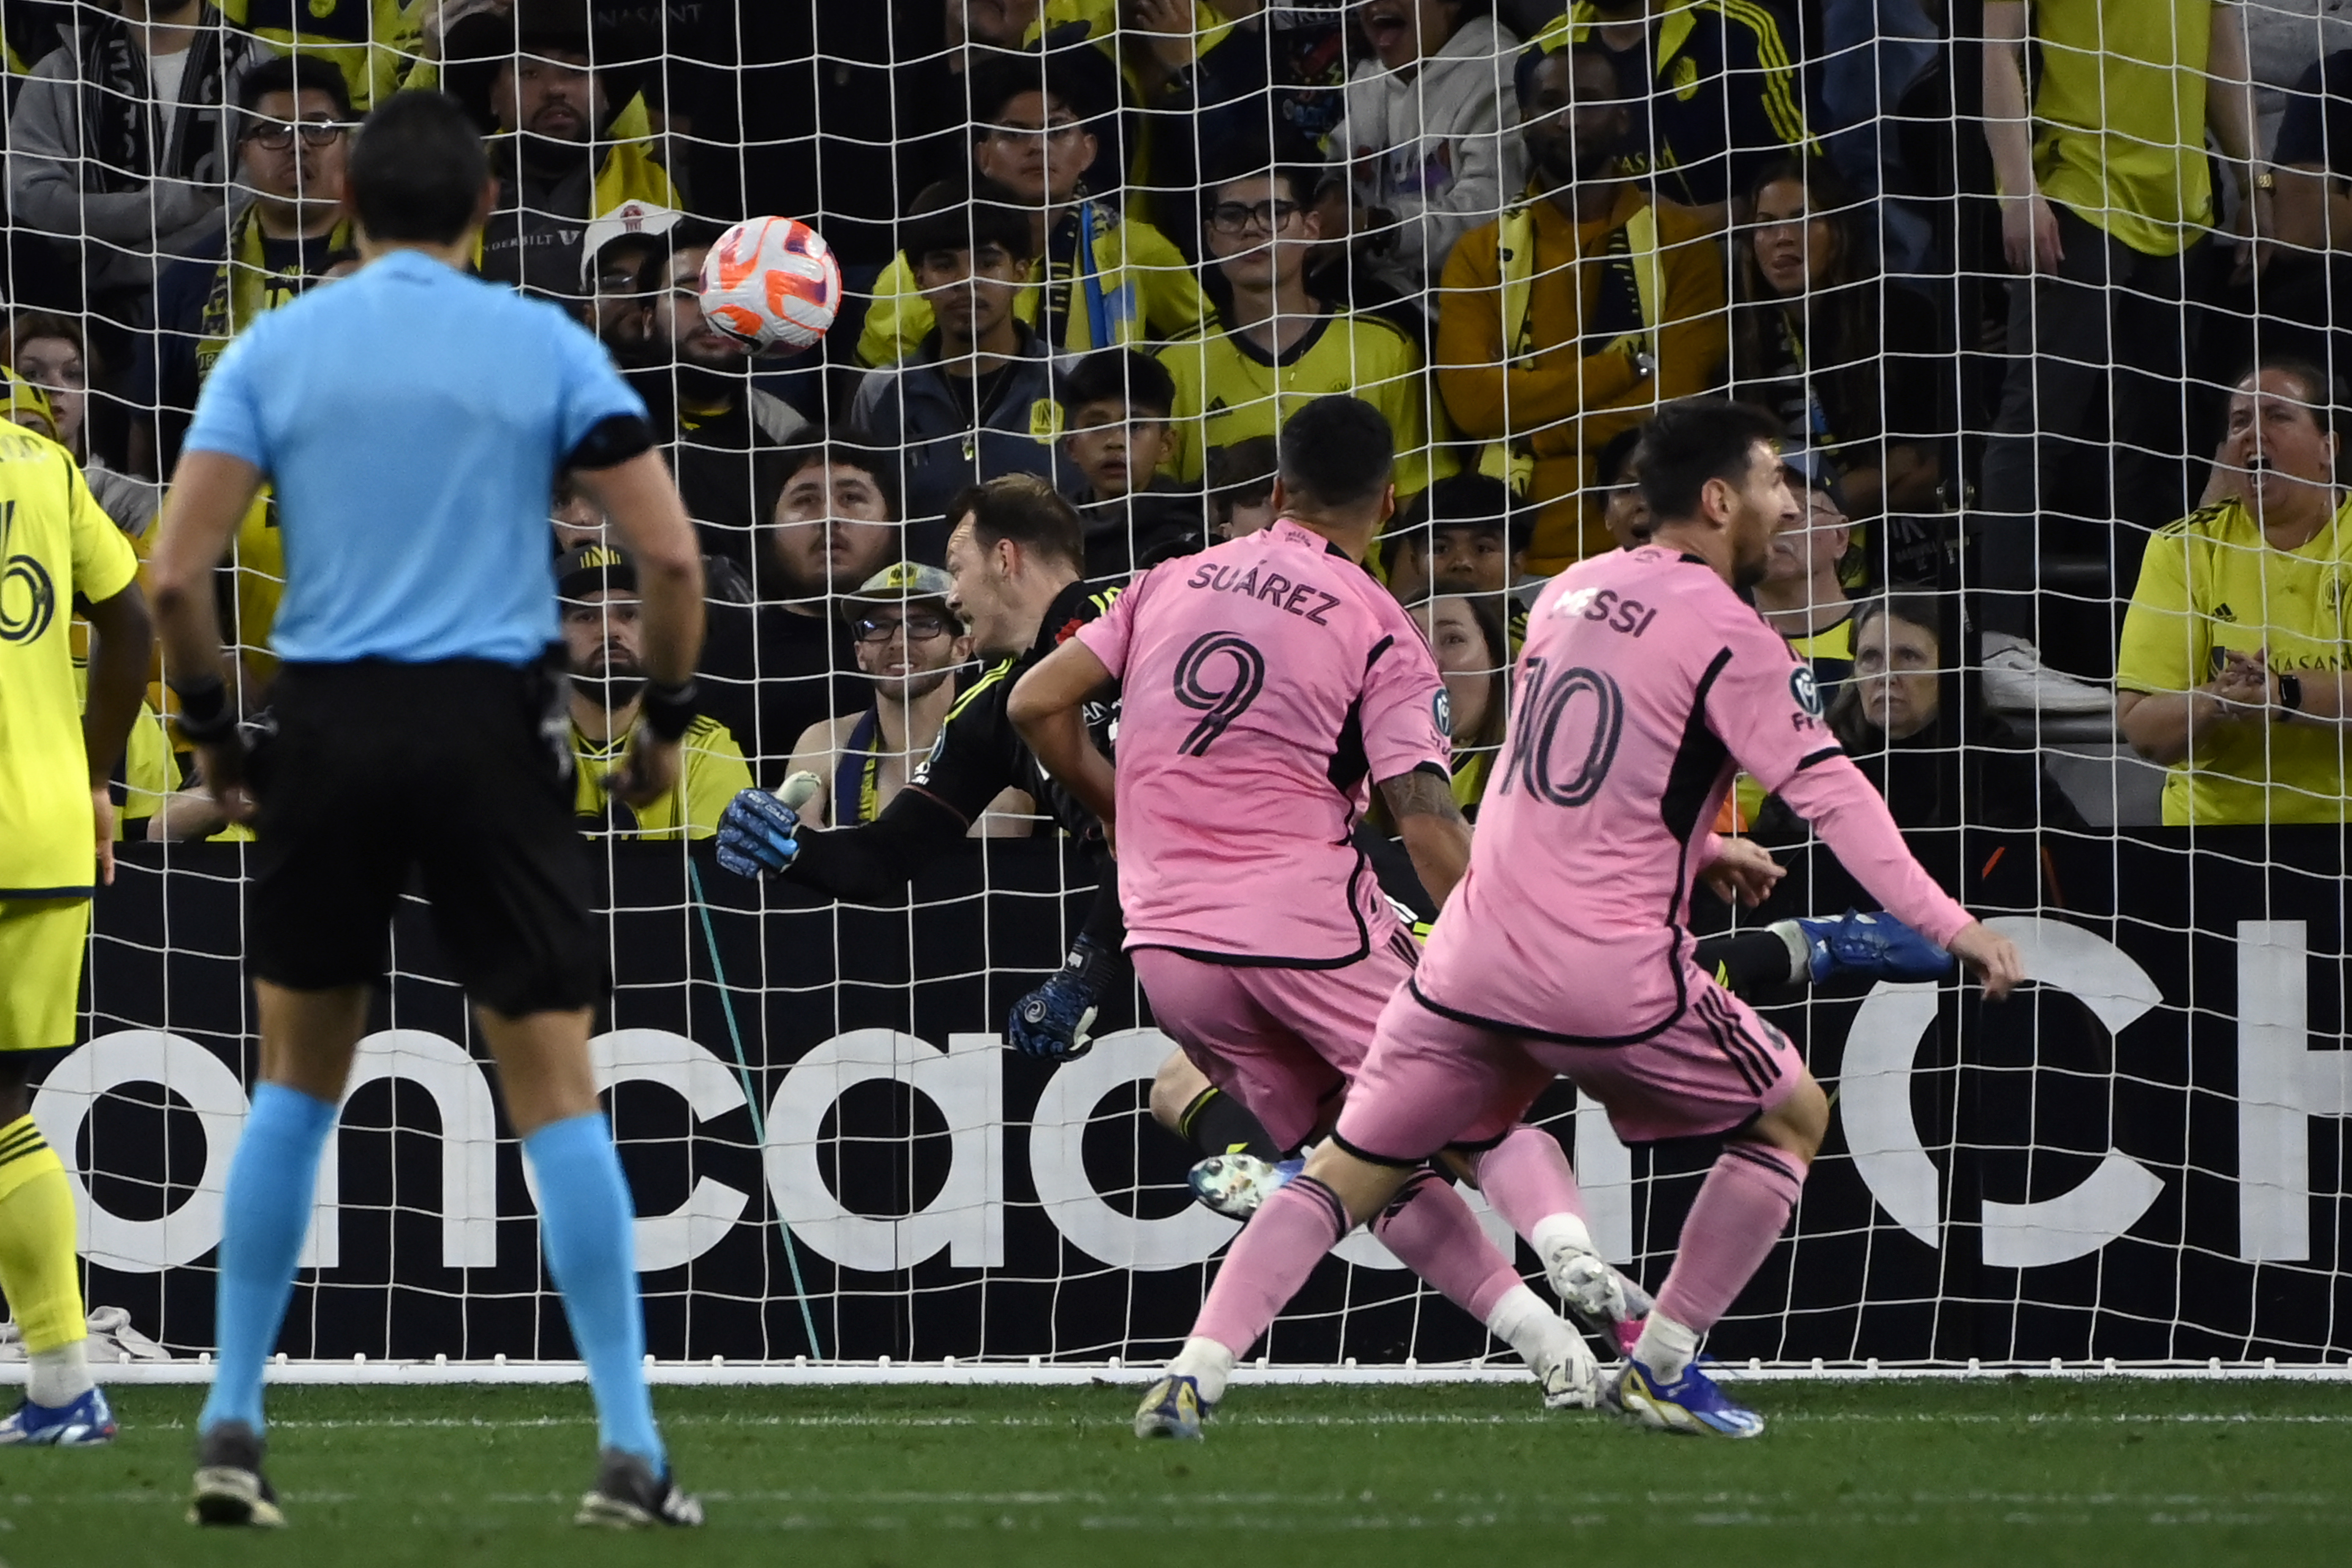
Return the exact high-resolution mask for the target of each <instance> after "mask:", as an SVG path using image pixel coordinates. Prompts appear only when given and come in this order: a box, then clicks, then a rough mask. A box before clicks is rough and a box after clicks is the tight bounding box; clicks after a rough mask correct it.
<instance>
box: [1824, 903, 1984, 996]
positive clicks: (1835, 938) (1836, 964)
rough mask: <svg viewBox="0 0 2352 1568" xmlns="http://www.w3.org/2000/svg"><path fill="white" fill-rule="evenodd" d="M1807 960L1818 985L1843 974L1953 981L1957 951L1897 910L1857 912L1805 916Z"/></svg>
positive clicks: (1882, 978)
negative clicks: (1943, 945) (1942, 945)
mask: <svg viewBox="0 0 2352 1568" xmlns="http://www.w3.org/2000/svg"><path fill="white" fill-rule="evenodd" d="M1797 929H1798V930H1799V931H1802V932H1804V935H1805V965H1806V968H1807V970H1808V971H1809V972H1810V973H1811V975H1812V977H1813V982H1814V984H1820V983H1821V982H1822V981H1824V980H1833V979H1836V978H1837V977H1839V976H1840V975H1848V974H1852V975H1859V976H1861V977H1862V978H1863V979H1865V980H1948V979H1949V978H1950V977H1951V974H1952V955H1951V954H1950V953H1948V952H1945V951H1944V950H1943V949H1942V948H1940V947H1937V945H1936V944H1935V943H1934V942H1929V941H1928V940H1927V938H1926V937H1924V936H1921V935H1920V934H1919V933H1918V932H1917V931H1913V930H1912V929H1911V928H1910V927H1909V926H1907V925H1905V924H1904V923H1903V922H1902V921H1899V920H1896V919H1895V917H1894V916H1893V915H1890V914H1885V913H1879V914H1871V915H1865V914H1857V913H1856V912H1855V911H1853V910H1846V912H1845V913H1844V914H1843V915H1841V916H1840V917H1838V918H1837V919H1836V920H1801V921H1798V922H1797Z"/></svg>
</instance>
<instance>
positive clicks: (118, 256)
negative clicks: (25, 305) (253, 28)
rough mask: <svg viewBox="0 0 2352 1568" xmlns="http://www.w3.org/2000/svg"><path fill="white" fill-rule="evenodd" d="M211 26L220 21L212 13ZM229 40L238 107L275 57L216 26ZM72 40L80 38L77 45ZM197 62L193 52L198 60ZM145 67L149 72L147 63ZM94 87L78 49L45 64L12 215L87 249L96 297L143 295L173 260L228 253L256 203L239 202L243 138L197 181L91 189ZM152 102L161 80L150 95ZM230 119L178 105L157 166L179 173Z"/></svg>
mask: <svg viewBox="0 0 2352 1568" xmlns="http://www.w3.org/2000/svg"><path fill="white" fill-rule="evenodd" d="M207 15H208V16H209V15H210V14H209V13H207ZM214 25H215V26H220V28H221V32H222V35H223V36H222V37H221V40H220V47H221V51H222V62H221V64H222V70H221V82H222V86H223V89H224V96H225V97H226V98H227V99H228V100H229V101H231V102H234V101H235V100H236V84H237V82H238V81H239V79H242V78H243V76H244V75H245V73H246V72H247V71H248V70H250V69H251V68H253V67H254V66H255V65H257V64H258V63H259V62H260V61H261V60H263V59H267V58H268V56H269V51H268V48H267V47H265V46H264V45H263V44H262V43H261V42H260V41H259V40H258V39H257V38H255V37H252V36H250V35H249V34H246V33H241V32H238V31H236V29H235V28H232V27H228V26H226V25H225V24H221V23H218V22H217V21H215V23H214ZM68 37H71V35H68ZM192 52H193V51H192ZM140 63H141V67H142V69H143V68H144V64H145V62H144V59H143V58H142V60H141V62H140ZM85 89H86V84H85V83H84V82H83V81H82V79H81V58H80V55H79V51H78V49H77V47H76V46H75V45H74V44H73V43H70V42H69V43H68V45H67V46H66V47H63V48H60V49H58V50H57V51H56V52H54V53H53V54H51V55H49V56H48V57H47V58H45V59H43V60H42V61H41V63H40V64H39V65H37V66H36V67H35V68H34V69H33V74H32V75H31V76H30V77H28V78H26V80H25V84H24V87H23V89H22V90H21V91H20V93H19V94H18V96H17V100H16V113H15V114H14V115H13V116H12V117H11V118H10V120H9V122H8V196H9V206H10V211H11V212H12V213H13V214H14V215H15V216H16V220H17V221H18V222H20V223H22V224H25V225H26V226H28V227H32V228H36V229H39V230H41V231H42V232H44V233H47V234H52V235H56V236H58V237H62V238H64V239H66V240H68V241H73V240H79V241H82V242H83V243H82V246H81V250H82V258H83V268H84V271H85V272H86V274H87V276H88V278H89V286H90V288H91V289H93V290H95V291H107V290H119V289H137V288H142V287H144V286H146V285H148V284H151V283H152V282H153V280H154V278H155V275H156V273H157V272H158V271H159V270H160V269H161V267H162V265H163V263H164V262H166V261H168V260H169V258H173V257H178V256H190V255H194V254H197V253H199V252H201V251H204V250H205V249H206V248H207V247H210V248H211V249H213V250H215V251H216V250H218V249H219V248H220V247H221V245H222V244H223V241H224V237H225V236H226V233H227V231H228V226H229V224H230V222H231V221H232V220H233V219H234V217H235V216H236V213H237V212H240V211H242V210H243V208H244V206H245V205H246V203H247V201H249V200H251V196H250V195H249V193H240V192H233V191H232V190H231V188H230V184H229V182H230V180H231V178H232V177H233V175H234V174H235V173H236V171H235V168H234V165H233V162H232V163H230V166H226V167H225V166H223V165H224V160H225V159H229V160H233V157H234V153H233V151H232V149H233V146H234V142H233V141H232V134H233V133H225V134H223V135H222V136H221V137H220V138H219V139H218V140H219V145H220V149H221V150H220V151H217V152H214V153H207V154H206V155H205V157H204V158H203V159H202V160H201V161H200V162H198V163H197V164H196V165H195V167H194V170H193V171H192V173H191V175H190V177H187V178H173V177H170V176H157V177H155V178H152V179H149V180H147V181H144V182H143V183H142V184H139V185H138V186H137V188H135V189H129V190H120V191H93V190H85V189H84V188H83V179H82V160H83V158H84V157H85V155H86V150H85V133H86V132H87V130H88V127H87V126H86V124H85V116H84V114H83V112H82V108H81V105H82V98H83V93H84V91H85ZM148 90H149V92H150V93H151V94H152V91H153V87H152V79H151V81H150V85H149V87H148ZM220 113H221V109H220V106H219V105H218V104H205V103H195V104H187V103H183V104H174V105H171V106H168V107H167V108H166V109H165V110H163V113H162V114H161V115H159V116H158V119H159V121H160V122H161V123H163V125H164V126H166V127H167V130H166V135H165V140H164V144H163V146H162V147H160V148H158V149H157V150H156V156H155V160H154V162H155V166H156V167H158V168H167V169H168V168H171V167H173V165H174V164H175V163H178V162H179V161H180V160H179V157H178V154H179V152H180V150H181V148H182V147H183V146H184V144H185V143H186V142H187V140H188V139H189V138H190V137H191V136H193V135H195V134H197V133H198V132H200V131H202V130H204V129H205V128H206V122H207V121H210V120H212V119H214V118H216V117H217V116H219V114H220Z"/></svg>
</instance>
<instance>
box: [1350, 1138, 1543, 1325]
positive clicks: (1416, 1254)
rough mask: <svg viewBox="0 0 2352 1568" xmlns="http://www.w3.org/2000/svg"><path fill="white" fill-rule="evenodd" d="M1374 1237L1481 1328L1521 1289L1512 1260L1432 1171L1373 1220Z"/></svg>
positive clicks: (1407, 1186) (1424, 1173) (1417, 1178)
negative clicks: (1499, 1305) (1513, 1291)
mask: <svg viewBox="0 0 2352 1568" xmlns="http://www.w3.org/2000/svg"><path fill="white" fill-rule="evenodd" d="M1372 1234H1373V1235H1374V1236H1376V1237H1380V1238H1381V1244H1382V1245H1383V1246H1385V1247H1387V1248H1388V1249H1389V1250H1390V1251H1391V1252H1393V1253H1395V1254H1396V1255H1397V1258H1399V1259H1400V1260H1401V1261H1402V1263H1403V1264H1404V1266H1405V1267H1406V1268H1410V1269H1412V1271H1413V1272H1414V1273H1415V1274H1418V1275H1420V1276H1421V1277H1422V1278H1423V1279H1426V1280H1428V1281H1429V1282H1430V1283H1431V1284H1432V1285H1434V1286H1436V1287H1437V1288H1438V1289H1439V1290H1441V1291H1443V1292H1444V1295H1445V1299H1446V1300H1449V1301H1452V1302H1453V1303H1454V1305H1455V1306H1458V1307H1460V1308H1462V1309H1463V1310H1465V1311H1467V1312H1468V1313H1469V1314H1470V1315H1471V1316H1472V1317H1474V1318H1475V1319H1477V1320H1478V1321H1480V1322H1482V1323H1483V1322H1485V1321H1486V1320H1487V1319H1488V1318H1489V1317H1491V1316H1492V1315H1493V1314H1494V1310H1495V1303H1496V1302H1497V1301H1499V1300H1502V1299H1503V1297H1504V1296H1505V1295H1506V1294H1507V1293H1508V1292H1509V1291H1510V1290H1511V1289H1513V1288H1514V1287H1516V1286H1517V1284H1518V1283H1519V1273H1518V1270H1517V1269H1516V1268H1512V1267H1511V1263H1510V1259H1508V1258H1505V1257H1504V1256H1503V1255H1502V1254H1501V1253H1499V1252H1497V1251H1496V1250H1495V1244H1494V1243H1493V1242H1491V1241H1488V1240H1487V1239H1486V1232H1485V1231H1483V1230H1480V1229H1479V1228H1478V1216H1477V1215H1474V1214H1472V1213H1471V1212H1470V1205H1468V1204H1466V1203H1464V1202H1463V1201H1462V1194H1460V1193H1457V1192H1455V1191H1454V1184H1453V1183H1451V1182H1449V1181H1447V1180H1446V1179H1445V1178H1444V1177H1443V1176H1440V1175H1439V1174H1438V1173H1436V1172H1434V1171H1419V1172H1416V1173H1414V1174H1413V1176H1412V1179H1411V1180H1410V1181H1408V1182H1406V1183H1405V1184H1404V1187H1403V1189H1402V1191H1400V1192H1399V1193H1398V1194H1397V1195H1396V1197H1395V1199H1394V1200H1393V1201H1391V1203H1390V1205H1389V1206H1388V1207H1386V1208H1384V1209H1382V1210H1381V1212H1380V1214H1379V1215H1377V1216H1376V1217H1374V1219H1373V1220H1372Z"/></svg>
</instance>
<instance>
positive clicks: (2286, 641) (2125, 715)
mask: <svg viewBox="0 0 2352 1568" xmlns="http://www.w3.org/2000/svg"><path fill="white" fill-rule="evenodd" d="M2335 401H2336V400H2335V397H2334V395H2333V389H2332V388H2331V386H2330V384H2329V382H2328V378H2327V376H2326V374H2325V373H2324V372H2322V371H2320V370H2318V369H2316V368H2315V367H2313V366H2311V365H2307V364H2301V363H2295V362H2293V361H2286V360H2266V361H2264V362H2263V364H2262V365H2261V366H2260V367H2258V368H2257V369H2256V370H2254V371H2253V372H2252V373H2250V374H2248V375H2246V377H2245V378H2244V379H2243V380H2242V381H2240V382H2239V383H2238V385H2237V388H2236V390H2235V391H2234V392H2233V393H2232V394H2231V397H2230V413H2229V425H2228V434H2227V435H2226V437H2224V438H2223V441H2222V443H2221V453H2220V455H2219V458H2218V459H2217V460H2218V462H2219V463H2220V464H2221V467H2222V468H2223V470H2224V473H2225V475H2230V476H2236V477H2238V479H2239V482H2238V483H2236V484H2235V485H2234V486H2232V487H2231V488H2232V489H2235V491H2236V492H2237V493H2235V494H2231V495H2229V496H2227V497H2226V498H2225V499H2223V500H2221V501H2219V502H2218V503H2217V504H2215V505H2212V506H2208V507H2205V508H2203V509H2202V510H2199V511H2196V512H2194V513H2192V514H2190V515H2189V516H2188V517H2186V518H2183V519H2182V520H2181V521H2179V522H2176V523H2174V524H2173V525H2172V526H2171V527H2169V528H2168V529H2166V530H2164V531H2162V532H2160V533H2158V535H2157V536H2156V537H2155V539H2153V540H2152V541H2150V542H2149V543H2148V547H2147V558H2146V560H2145V561H2144V562H2143V563H2141V566H2140V574H2139V585H2138V586H2137V588H2136V589H2135V590H2134V591H2133V594H2132V605H2131V610H2130V613H2129V614H2128V615H2126V616H2125V618H2124V633H2123V645H2122V647H2121V648H2120V649H2119V650H2118V652H2117V654H2116V688H2117V691H2118V695H2117V697H2116V724H2117V726H2118V727H2119V728H2120V729H2121V730H2122V731H2123V735H2124V739H2126V741H2128V742H2131V744H2132V747H2133V749H2134V750H2136V751H2137V752H2139V754H2140V755H2141V756H2143V757H2146V758H2147V760H2148V761H2150V762H2152V763H2162V764H2163V765H2164V766H2166V767H2167V768H2168V769H2169V770H2170V775H2169V776H2168V778H2167V779H2166V781H2165V785H2164V820H2165V821H2166V823H2167V824H2168V825H2171V826H2189V825H2191V824H2195V825H2199V826H2213V825H2219V824H2228V823H2266V822H2340V821H2343V820H2345V817H2346V815H2347V814H2346V811H2345V805H2346V797H2345V789H2344V778H2345V769H2344V748H2345V743H2346V736H2345V735H2344V733H2343V726H2344V724H2345V722H2346V721H2347V718H2352V694H2347V692H2346V691H2345V690H2344V670H2345V668H2346V665H2347V653H2352V639H2347V635H2346V633H2347V626H2346V616H2345V602H2344V601H2345V594H2346V590H2347V584H2352V501H2347V499H2346V497H2345V494H2344V492H2343V490H2342V489H2340V488H2339V487H2338V486H2337V484H2336V459H2337V458H2338V456H2339V455H2340V449H2341V448H2340V442H2339V440H2338V437H2337V436H2336V431H2335V429H2334V420H2333V413H2332V410H2333V405H2334V403H2335Z"/></svg>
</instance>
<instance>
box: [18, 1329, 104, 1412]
mask: <svg viewBox="0 0 2352 1568" xmlns="http://www.w3.org/2000/svg"><path fill="white" fill-rule="evenodd" d="M87 1343H89V1342H88V1341H87V1340H74V1341H71V1342H68V1343H66V1344H61V1345H59V1346H58V1347H57V1349H55V1350H47V1351H32V1352H27V1353H26V1357H25V1359H26V1363H28V1364H29V1366H30V1369H31V1370H30V1375H28V1376H27V1377H26V1379H25V1397H26V1398H27V1399H29V1400H31V1401H32V1402H33V1403H34V1404H36V1405H47V1407H48V1408H49V1409H51V1410H55V1409H56V1408H58V1406H59V1405H71V1404H72V1403H73V1402H74V1401H75V1400H77V1399H79V1398H80V1397H81V1396H82V1395H83V1394H88V1393H89V1389H90V1376H89V1362H88V1361H87V1360H85V1359H84V1358H83V1356H82V1347H83V1346H84V1345H85V1344H87Z"/></svg>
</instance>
